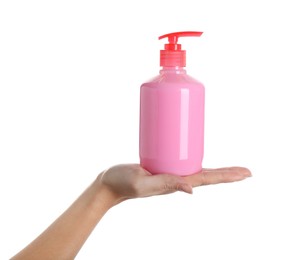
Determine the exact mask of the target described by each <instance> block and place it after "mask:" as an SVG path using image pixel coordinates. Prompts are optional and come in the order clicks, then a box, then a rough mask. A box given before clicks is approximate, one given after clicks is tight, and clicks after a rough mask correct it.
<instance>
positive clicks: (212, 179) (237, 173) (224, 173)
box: [184, 167, 252, 187]
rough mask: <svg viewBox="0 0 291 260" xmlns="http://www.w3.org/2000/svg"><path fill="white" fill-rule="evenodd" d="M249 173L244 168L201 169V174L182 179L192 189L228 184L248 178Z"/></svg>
mask: <svg viewBox="0 0 291 260" xmlns="http://www.w3.org/2000/svg"><path fill="white" fill-rule="evenodd" d="M250 176H252V175H251V172H250V170H249V169H247V168H244V167H228V168H219V169H202V171H201V172H199V173H196V174H193V175H189V176H186V177H184V178H185V180H186V181H187V182H189V183H191V185H192V187H197V186H202V185H209V184H218V183H228V182H235V181H241V180H244V179H245V178H247V177H250Z"/></svg>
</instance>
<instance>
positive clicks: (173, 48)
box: [159, 32, 203, 67]
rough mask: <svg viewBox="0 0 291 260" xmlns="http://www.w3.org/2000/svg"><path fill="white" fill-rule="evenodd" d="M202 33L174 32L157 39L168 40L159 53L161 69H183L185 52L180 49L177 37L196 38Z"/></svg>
mask: <svg viewBox="0 0 291 260" xmlns="http://www.w3.org/2000/svg"><path fill="white" fill-rule="evenodd" d="M202 33H203V32H175V33H169V34H165V35H162V36H160V37H159V40H161V39H163V38H168V41H169V43H168V44H165V49H164V50H161V51H160V66H161V67H185V66H186V51H185V50H182V49H181V44H178V39H179V37H187V36H192V37H193V36H196V37H199V36H201V35H202Z"/></svg>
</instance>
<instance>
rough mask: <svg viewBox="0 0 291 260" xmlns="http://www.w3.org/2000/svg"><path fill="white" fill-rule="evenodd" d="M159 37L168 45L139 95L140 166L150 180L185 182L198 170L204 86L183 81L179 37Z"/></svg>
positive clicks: (183, 60)
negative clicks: (170, 177) (162, 176)
mask: <svg viewBox="0 0 291 260" xmlns="http://www.w3.org/2000/svg"><path fill="white" fill-rule="evenodd" d="M201 34H202V32H176V33H170V34H166V35H163V36H160V37H159V39H163V38H168V41H169V43H168V44H165V49H164V50H161V51H160V66H161V67H162V69H161V70H160V74H159V75H158V76H156V77H155V78H153V79H151V80H150V81H148V82H146V83H144V84H142V85H141V89H140V129H139V130H140V133H139V134H140V135H139V156H140V164H141V166H142V167H143V168H145V169H146V170H148V171H149V172H151V173H152V174H160V173H170V174H175V175H180V176H186V175H190V174H193V173H197V172H199V171H201V169H202V159H203V149H204V96H205V94H204V92H205V91H204V86H203V85H202V84H201V83H200V82H199V81H197V80H196V79H194V78H192V77H190V76H189V75H187V73H186V70H185V69H184V67H185V66H186V51H185V50H182V49H181V44H178V39H179V37H185V36H201Z"/></svg>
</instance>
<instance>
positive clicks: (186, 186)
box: [181, 183, 193, 194]
mask: <svg viewBox="0 0 291 260" xmlns="http://www.w3.org/2000/svg"><path fill="white" fill-rule="evenodd" d="M181 186H182V189H181V190H182V191H184V192H186V193H188V194H192V192H193V190H192V186H191V185H189V184H187V183H185V184H182V185H181Z"/></svg>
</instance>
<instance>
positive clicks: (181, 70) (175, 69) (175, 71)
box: [160, 66, 187, 74]
mask: <svg viewBox="0 0 291 260" xmlns="http://www.w3.org/2000/svg"><path fill="white" fill-rule="evenodd" d="M166 73H173V74H186V73H187V72H186V70H185V69H184V67H178V66H177V67H162V69H161V70H160V74H166Z"/></svg>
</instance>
